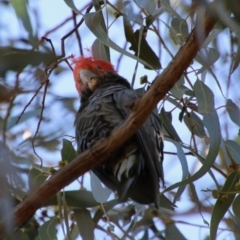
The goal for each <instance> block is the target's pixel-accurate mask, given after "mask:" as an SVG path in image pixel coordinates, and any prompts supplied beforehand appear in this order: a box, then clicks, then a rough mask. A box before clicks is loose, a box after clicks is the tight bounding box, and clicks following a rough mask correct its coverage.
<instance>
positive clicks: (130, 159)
mask: <svg viewBox="0 0 240 240" xmlns="http://www.w3.org/2000/svg"><path fill="white" fill-rule="evenodd" d="M98 81H99V84H98V87H97V89H96V90H95V91H94V92H91V91H88V90H86V92H83V93H82V98H81V106H80V109H79V111H78V113H77V115H76V120H75V126H76V141H77V146H78V153H79V154H80V153H81V152H83V151H85V150H86V149H88V148H90V147H91V146H92V145H94V144H95V143H96V142H97V141H98V140H100V139H101V138H106V137H108V136H109V135H110V133H111V132H112V131H113V129H114V128H116V127H117V126H119V125H120V124H121V123H122V122H123V121H124V119H126V118H127V116H128V115H129V113H130V111H131V109H130V108H129V107H127V106H128V105H129V104H131V103H133V102H134V101H135V100H136V99H137V98H138V96H137V94H136V93H135V92H134V90H133V89H132V88H131V87H130V85H129V83H128V82H127V81H126V80H125V79H124V78H122V77H121V76H119V75H117V74H116V73H114V72H108V73H106V74H104V75H103V76H101V77H99V79H98ZM146 104H147V103H146ZM162 161H163V136H162V127H161V122H160V120H159V118H158V116H156V115H154V114H153V113H152V114H151V115H150V116H149V118H148V119H147V120H146V122H145V123H144V125H143V126H142V127H140V129H139V130H138V131H137V132H136V134H135V135H134V136H133V137H131V138H130V139H129V140H128V141H127V142H126V143H125V144H123V145H122V146H121V148H120V149H119V150H117V151H115V152H113V153H111V155H110V158H109V159H107V160H106V161H105V162H104V163H103V164H101V165H99V166H97V167H95V168H94V169H93V172H94V173H95V174H96V175H97V176H98V177H99V178H100V180H101V181H102V182H103V183H104V184H105V185H106V186H107V187H109V188H110V189H112V190H113V191H114V192H117V193H118V198H119V200H120V201H126V200H127V199H128V198H131V199H132V200H134V201H136V202H138V203H141V204H150V203H154V204H155V206H156V207H158V206H159V181H160V180H161V181H162V182H164V177H163V169H162Z"/></svg>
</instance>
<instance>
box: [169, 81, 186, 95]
mask: <svg viewBox="0 0 240 240" xmlns="http://www.w3.org/2000/svg"><path fill="white" fill-rule="evenodd" d="M186 91H190V89H189V88H187V87H186V86H184V85H182V84H180V83H178V82H177V83H176V84H175V85H174V86H173V87H172V88H171V90H170V92H171V93H172V95H173V96H174V97H176V98H182V96H183V94H184V93H185V92H186Z"/></svg>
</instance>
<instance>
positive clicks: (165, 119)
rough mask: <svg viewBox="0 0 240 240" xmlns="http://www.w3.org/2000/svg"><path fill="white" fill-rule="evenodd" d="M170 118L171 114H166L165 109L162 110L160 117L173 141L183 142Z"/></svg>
mask: <svg viewBox="0 0 240 240" xmlns="http://www.w3.org/2000/svg"><path fill="white" fill-rule="evenodd" d="M170 116H171V113H170V112H169V113H166V112H165V109H164V108H162V109H161V112H160V117H161V119H162V123H163V126H164V129H165V130H166V131H167V133H168V134H169V136H170V137H172V139H174V140H176V141H177V142H182V141H181V139H180V137H179V136H178V134H177V132H176V130H175V128H174V127H173V125H172V123H171V120H170Z"/></svg>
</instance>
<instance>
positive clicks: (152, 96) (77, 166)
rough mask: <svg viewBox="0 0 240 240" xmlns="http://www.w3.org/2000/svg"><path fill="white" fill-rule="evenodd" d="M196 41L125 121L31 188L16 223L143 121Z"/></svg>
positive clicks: (193, 38) (193, 39)
mask: <svg viewBox="0 0 240 240" xmlns="http://www.w3.org/2000/svg"><path fill="white" fill-rule="evenodd" d="M203 19H204V22H203V25H202V27H203V28H204V29H205V36H204V37H203V36H201V40H203V39H204V38H205V37H206V36H207V35H208V34H209V32H210V31H211V30H212V28H213V26H214V24H215V20H214V19H212V18H211V16H210V15H208V14H207V15H206V16H205V17H204V18H203ZM199 45H200V44H199V41H198V37H197V33H196V32H195V30H193V31H192V33H191V34H190V36H189V37H188V39H187V41H186V43H185V44H184V46H183V47H182V48H181V49H180V50H179V52H178V54H177V55H176V57H175V58H174V59H173V61H172V62H171V63H170V64H169V66H168V67H167V68H166V69H165V70H164V71H163V73H162V74H161V75H160V76H159V77H158V78H157V80H156V81H155V83H154V84H153V86H152V87H151V88H150V90H149V91H148V92H147V93H146V94H145V95H144V96H143V97H142V98H141V99H139V100H138V101H137V102H136V103H135V106H134V108H133V110H132V112H131V114H130V115H129V117H128V118H127V119H126V121H125V122H124V123H123V124H122V125H121V126H120V127H119V128H118V129H116V130H115V131H114V132H113V133H112V134H111V136H110V137H109V138H107V139H105V140H102V141H99V142H98V143H97V144H96V145H95V146H93V147H92V148H91V149H89V150H87V151H85V152H84V153H82V154H81V155H79V156H78V157H77V158H76V159H75V160H74V161H72V162H71V163H69V164H68V165H67V166H65V167H64V168H63V169H61V170H59V171H58V172H56V173H55V174H54V175H53V176H52V177H51V178H50V179H49V180H47V181H46V182H44V183H43V184H42V185H41V186H40V187H38V188H37V189H36V190H35V191H33V192H32V193H31V194H30V195H29V196H28V197H26V199H24V201H23V202H21V203H20V204H19V205H18V206H17V207H16V208H15V210H14V212H13V219H14V224H15V226H17V227H19V226H22V225H23V224H24V223H25V222H26V221H27V220H28V219H29V218H30V217H31V216H32V215H33V214H34V213H35V212H36V210H37V209H39V208H40V207H41V206H42V205H43V204H44V203H45V202H46V201H47V200H49V199H50V198H51V197H52V196H53V195H55V194H56V193H57V192H58V191H60V190H61V189H62V188H64V187H65V186H67V185H68V184H70V183H71V182H72V181H74V180H75V179H77V178H78V177H79V176H81V175H83V174H84V173H86V172H87V171H89V170H90V169H92V168H94V167H95V166H96V165H97V164H99V163H101V162H103V161H104V160H105V159H107V158H108V156H110V153H111V152H112V151H114V150H115V149H117V148H118V147H119V146H121V145H122V144H123V143H124V142H125V141H126V140H127V139H128V138H129V137H131V136H132V135H133V134H134V133H135V132H136V131H137V129H138V128H139V127H140V126H141V125H142V124H143V123H144V121H145V120H146V119H147V117H148V116H149V114H150V113H151V112H152V110H153V109H154V108H155V106H156V105H157V103H158V102H159V101H160V100H161V99H162V98H163V97H164V96H165V95H166V93H167V92H168V91H169V90H170V89H171V88H172V87H173V85H174V84H175V83H176V82H177V81H178V79H179V78H180V76H181V74H182V73H183V71H184V70H185V69H186V68H187V67H188V66H189V65H190V64H191V62H192V60H193V58H194V56H195V55H196V54H197V52H198V50H199V47H200V46H199ZM3 237H4V224H3V220H2V222H1V224H0V239H3Z"/></svg>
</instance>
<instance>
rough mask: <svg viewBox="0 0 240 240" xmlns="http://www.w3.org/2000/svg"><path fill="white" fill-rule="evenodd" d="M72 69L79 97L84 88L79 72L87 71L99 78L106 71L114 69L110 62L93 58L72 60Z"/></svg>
mask: <svg viewBox="0 0 240 240" xmlns="http://www.w3.org/2000/svg"><path fill="white" fill-rule="evenodd" d="M73 64H74V65H75V66H74V69H73V74H74V80H75V85H76V88H77V91H78V92H79V94H80V95H81V91H82V90H83V88H84V87H85V86H84V84H83V82H82V79H81V78H80V71H81V70H89V71H91V72H92V73H93V74H95V75H97V76H100V75H102V74H104V73H105V72H108V71H113V72H115V70H114V67H113V65H112V64H111V63H110V62H107V61H103V60H95V59H94V58H93V57H79V58H74V59H73Z"/></svg>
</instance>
